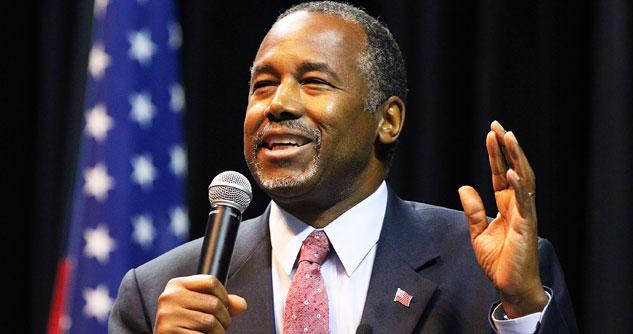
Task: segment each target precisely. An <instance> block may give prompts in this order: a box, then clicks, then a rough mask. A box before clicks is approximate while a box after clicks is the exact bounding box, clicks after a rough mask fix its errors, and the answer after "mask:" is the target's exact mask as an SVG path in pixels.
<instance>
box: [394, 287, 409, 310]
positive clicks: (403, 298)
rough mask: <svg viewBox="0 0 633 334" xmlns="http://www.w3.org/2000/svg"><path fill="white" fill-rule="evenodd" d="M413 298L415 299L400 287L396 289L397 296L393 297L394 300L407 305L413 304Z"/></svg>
mask: <svg viewBox="0 0 633 334" xmlns="http://www.w3.org/2000/svg"><path fill="white" fill-rule="evenodd" d="M411 299H413V296H411V295H410V294H409V293H408V292H406V291H404V290H402V289H400V288H398V291H396V296H395V297H393V301H394V302H398V303H400V304H402V305H404V306H406V307H409V305H410V304H411Z"/></svg>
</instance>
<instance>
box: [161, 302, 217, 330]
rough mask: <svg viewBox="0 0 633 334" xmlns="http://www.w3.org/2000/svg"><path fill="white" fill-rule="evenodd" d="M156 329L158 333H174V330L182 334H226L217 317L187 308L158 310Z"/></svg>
mask: <svg viewBox="0 0 633 334" xmlns="http://www.w3.org/2000/svg"><path fill="white" fill-rule="evenodd" d="M155 327H156V332H157V333H162V332H173V331H174V329H178V332H181V333H189V332H190V331H193V332H195V333H200V332H202V333H224V326H223V325H222V323H221V322H220V321H219V320H218V319H217V317H215V315H213V314H209V313H205V312H200V311H195V310H189V309H185V308H175V309H174V310H173V311H164V310H163V309H158V313H157V315H156V326H155Z"/></svg>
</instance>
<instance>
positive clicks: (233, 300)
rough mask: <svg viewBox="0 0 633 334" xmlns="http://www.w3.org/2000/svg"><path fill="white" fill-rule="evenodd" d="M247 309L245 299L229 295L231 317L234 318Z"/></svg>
mask: <svg viewBox="0 0 633 334" xmlns="http://www.w3.org/2000/svg"><path fill="white" fill-rule="evenodd" d="M247 308H248V304H247V303H246V299H244V298H242V297H240V296H238V295H229V313H230V314H231V316H236V315H240V314H242V313H244V312H245V311H246V309H247Z"/></svg>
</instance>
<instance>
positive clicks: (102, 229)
mask: <svg viewBox="0 0 633 334" xmlns="http://www.w3.org/2000/svg"><path fill="white" fill-rule="evenodd" d="M84 240H85V241H86V247H84V254H85V255H86V256H87V257H94V258H96V259H97V261H99V262H100V263H102V264H103V263H106V262H108V260H109V259H110V253H111V252H112V251H113V250H114V248H115V247H116V242H115V241H114V239H112V238H111V237H110V234H109V232H108V227H107V226H106V225H105V224H99V226H97V228H94V229H93V228H90V227H88V228H86V230H85V231H84Z"/></svg>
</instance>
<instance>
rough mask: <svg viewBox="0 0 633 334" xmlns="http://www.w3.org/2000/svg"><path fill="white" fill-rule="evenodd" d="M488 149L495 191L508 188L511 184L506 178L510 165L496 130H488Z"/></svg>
mask: <svg viewBox="0 0 633 334" xmlns="http://www.w3.org/2000/svg"><path fill="white" fill-rule="evenodd" d="M486 149H487V150H488V162H489V163H490V171H491V172H492V187H493V189H494V191H500V190H504V189H507V188H508V186H509V185H508V181H507V180H506V172H507V171H508V165H507V163H506V159H505V158H504V157H503V153H502V152H501V148H500V147H499V143H498V141H497V137H496V135H495V133H494V131H490V132H488V135H487V136H486Z"/></svg>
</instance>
